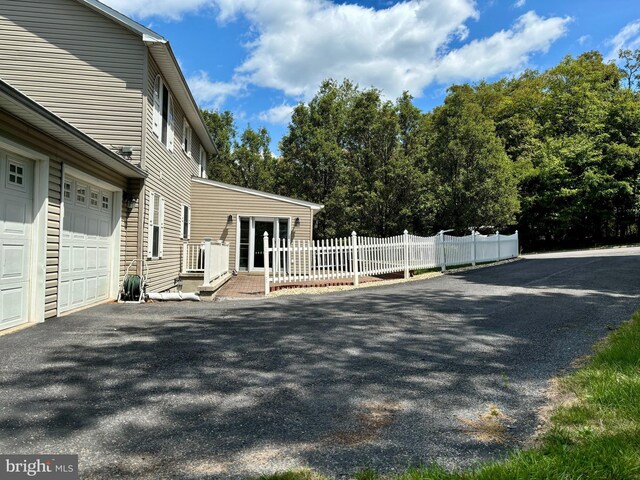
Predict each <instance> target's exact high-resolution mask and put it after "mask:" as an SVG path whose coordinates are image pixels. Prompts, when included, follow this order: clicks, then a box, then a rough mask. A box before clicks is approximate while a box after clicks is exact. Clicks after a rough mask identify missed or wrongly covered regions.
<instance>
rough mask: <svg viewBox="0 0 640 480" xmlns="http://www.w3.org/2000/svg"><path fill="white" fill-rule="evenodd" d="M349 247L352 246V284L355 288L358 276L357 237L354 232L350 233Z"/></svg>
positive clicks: (358, 282)
mask: <svg viewBox="0 0 640 480" xmlns="http://www.w3.org/2000/svg"><path fill="white" fill-rule="evenodd" d="M351 246H352V253H353V259H352V262H351V263H352V264H353V265H352V266H353V284H354V285H355V286H356V287H357V286H358V285H359V284H360V274H359V273H358V235H357V234H356V232H351Z"/></svg>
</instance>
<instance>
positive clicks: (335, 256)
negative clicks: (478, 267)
mask: <svg viewBox="0 0 640 480" xmlns="http://www.w3.org/2000/svg"><path fill="white" fill-rule="evenodd" d="M264 242H265V243H264V244H265V245H269V247H268V248H265V249H264V265H265V273H264V289H265V294H268V293H269V291H270V285H271V284H277V283H296V282H306V281H310V280H329V279H336V278H352V279H353V283H354V285H358V283H359V278H360V276H362V275H383V274H387V273H394V272H404V276H405V278H408V277H409V272H410V270H417V269H428V268H436V267H440V268H441V269H442V270H443V271H444V270H446V268H447V267H452V266H456V265H465V264H471V265H475V264H476V263H482V262H491V261H497V260H504V259H508V258H515V257H517V256H518V252H519V247H518V232H517V231H516V233H514V234H513V235H500V233H496V234H495V235H481V234H479V233H478V232H472V234H471V235H467V236H464V237H454V236H451V235H445V234H444V232H440V233H439V234H438V235H435V236H433V237H418V236H415V235H409V233H408V232H407V231H406V230H405V232H404V234H403V235H399V236H397V237H390V238H370V237H358V236H357V235H356V233H355V232H353V233H352V234H351V237H350V238H333V239H328V240H316V241H297V240H294V241H290V240H276V239H272V240H271V242H270V241H269V235H268V234H267V233H266V232H265V234H264Z"/></svg>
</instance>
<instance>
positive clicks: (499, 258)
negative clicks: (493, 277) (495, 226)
mask: <svg viewBox="0 0 640 480" xmlns="http://www.w3.org/2000/svg"><path fill="white" fill-rule="evenodd" d="M496 235H497V236H498V260H502V257H501V256H500V231H499V230H496Z"/></svg>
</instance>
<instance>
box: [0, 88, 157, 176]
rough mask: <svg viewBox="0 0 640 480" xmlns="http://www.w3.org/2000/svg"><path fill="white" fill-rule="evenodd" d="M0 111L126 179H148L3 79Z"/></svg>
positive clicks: (128, 163) (131, 165)
mask: <svg viewBox="0 0 640 480" xmlns="http://www.w3.org/2000/svg"><path fill="white" fill-rule="evenodd" d="M0 109H2V110H4V111H6V112H8V113H9V114H11V115H13V116H14V117H16V118H19V119H20V120H22V121H24V122H26V123H28V124H30V125H32V126H33V127H35V128H37V129H38V130H40V131H42V132H44V133H46V134H47V135H49V136H51V137H53V138H55V139H56V140H58V141H60V142H62V143H64V144H66V145H68V146H69V147H72V148H74V149H75V150H77V151H79V152H81V153H84V154H85V155H87V156H88V157H90V158H92V159H94V160H95V161H97V162H98V163H100V164H102V165H104V166H105V167H107V168H110V169H111V170H114V171H116V172H118V173H120V174H122V175H123V176H125V177H130V178H131V177H132V178H146V176H147V174H146V172H144V171H143V170H141V169H140V168H138V167H136V166H135V165H133V164H132V163H130V162H129V161H127V160H125V159H124V158H122V157H120V156H119V155H116V154H115V153H113V152H112V151H111V150H109V149H108V148H106V147H105V146H103V145H102V144H101V143H99V142H96V141H95V140H94V139H93V138H91V137H89V136H88V135H87V134H85V133H83V132H81V131H80V130H78V129H77V128H76V127H74V126H73V125H71V124H69V123H67V122H65V121H64V120H62V119H61V118H60V117H58V116H57V115H55V114H54V113H52V112H50V111H49V110H47V109H46V108H44V107H43V106H42V105H40V104H39V103H37V102H35V101H33V100H32V99H31V98H29V97H27V96H26V95H25V94H24V93H22V92H20V91H19V90H17V89H16V88H14V87H12V86H11V85H9V84H8V83H6V82H4V81H3V80H0Z"/></svg>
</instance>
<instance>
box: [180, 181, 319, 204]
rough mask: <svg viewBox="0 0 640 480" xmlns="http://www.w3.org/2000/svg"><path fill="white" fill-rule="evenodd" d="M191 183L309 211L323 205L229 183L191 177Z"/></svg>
mask: <svg viewBox="0 0 640 480" xmlns="http://www.w3.org/2000/svg"><path fill="white" fill-rule="evenodd" d="M191 181H193V182H197V183H202V184H204V185H210V186H213V187H218V188H224V189H226V190H232V191H234V192H239V193H246V194H248V195H255V196H256V197H263V198H269V199H271V200H277V201H280V202H284V203H291V204H293V205H299V206H302V207H307V208H310V209H311V210H322V209H323V208H324V205H320V204H319V203H312V202H307V201H305V200H298V199H297V198H291V197H285V196H283V195H276V194H275V193H268V192H262V191H260V190H253V189H252V188H245V187H239V186H237V185H231V184H229V183H222V182H216V181H215V180H208V179H206V178H198V177H191Z"/></svg>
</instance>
